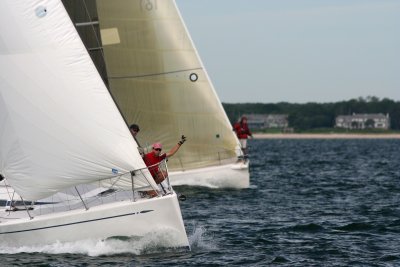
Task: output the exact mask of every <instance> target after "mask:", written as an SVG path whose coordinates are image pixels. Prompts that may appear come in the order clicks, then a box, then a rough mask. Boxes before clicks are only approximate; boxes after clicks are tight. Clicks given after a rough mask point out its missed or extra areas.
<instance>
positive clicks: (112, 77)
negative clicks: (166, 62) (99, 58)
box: [108, 68, 203, 79]
mask: <svg viewBox="0 0 400 267" xmlns="http://www.w3.org/2000/svg"><path fill="white" fill-rule="evenodd" d="M201 69H203V68H194V69H184V70H175V71H168V72H160V73H151V74H143V75H126V76H108V79H129V78H133V79H135V78H143V77H151V76H161V75H165V74H173V73H179V72H185V71H193V70H201Z"/></svg>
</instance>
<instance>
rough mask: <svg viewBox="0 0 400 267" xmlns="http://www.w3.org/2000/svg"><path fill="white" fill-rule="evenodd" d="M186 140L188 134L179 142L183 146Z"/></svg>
mask: <svg viewBox="0 0 400 267" xmlns="http://www.w3.org/2000/svg"><path fill="white" fill-rule="evenodd" d="M185 142H186V136H184V135H182V137H181V140H180V141H179V142H178V144H179V145H180V146H181V145H183V143H185Z"/></svg>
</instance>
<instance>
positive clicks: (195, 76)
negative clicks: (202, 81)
mask: <svg viewBox="0 0 400 267" xmlns="http://www.w3.org/2000/svg"><path fill="white" fill-rule="evenodd" d="M189 79H190V81H192V82H195V81H197V80H198V79H199V76H198V75H197V74H196V73H194V72H193V73H190V75H189Z"/></svg>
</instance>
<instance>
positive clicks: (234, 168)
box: [169, 162, 250, 189]
mask: <svg viewBox="0 0 400 267" xmlns="http://www.w3.org/2000/svg"><path fill="white" fill-rule="evenodd" d="M169 178H170V182H171V184H172V185H173V186H179V185H191V186H205V187H211V188H238V189H240V188H248V187H249V186H250V175H249V164H248V162H247V163H242V162H240V163H232V164H226V165H221V166H214V167H206V168H201V169H196V170H188V171H179V172H169Z"/></svg>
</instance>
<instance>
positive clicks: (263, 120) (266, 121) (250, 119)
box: [243, 114, 289, 130]
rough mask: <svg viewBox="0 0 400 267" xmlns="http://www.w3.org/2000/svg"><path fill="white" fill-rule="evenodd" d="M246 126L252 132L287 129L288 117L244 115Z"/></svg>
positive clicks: (279, 115)
mask: <svg viewBox="0 0 400 267" xmlns="http://www.w3.org/2000/svg"><path fill="white" fill-rule="evenodd" d="M243 116H245V117H247V124H248V125H249V128H250V129H252V130H262V129H270V128H282V129H285V128H287V127H288V125H289V122H288V115H286V114H244V115H243Z"/></svg>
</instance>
